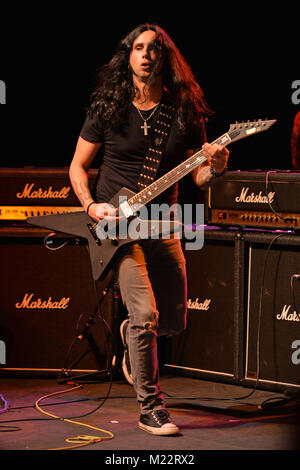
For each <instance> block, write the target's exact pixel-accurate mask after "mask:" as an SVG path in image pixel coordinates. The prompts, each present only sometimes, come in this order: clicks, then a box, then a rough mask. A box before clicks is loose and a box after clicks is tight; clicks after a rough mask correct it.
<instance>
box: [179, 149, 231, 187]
mask: <svg viewBox="0 0 300 470" xmlns="http://www.w3.org/2000/svg"><path fill="white" fill-rule="evenodd" d="M202 149H203V150H204V151H205V156H206V157H207V160H206V162H205V163H203V164H201V165H199V166H197V168H195V169H194V170H193V173H192V176H193V181H194V183H195V184H196V186H198V187H200V188H201V189H207V187H208V186H209V185H210V184H211V183H212V181H213V180H214V179H215V178H214V177H213V175H212V173H211V170H210V169H211V167H212V168H213V169H214V170H215V171H216V172H217V173H221V172H222V171H223V170H224V169H225V168H226V166H227V161H228V157H229V152H228V150H227V149H226V147H222V146H221V145H218V144H208V143H206V144H204V145H203V147H202ZM193 153H195V151H194V150H188V152H187V156H188V157H189V156H191V155H193Z"/></svg>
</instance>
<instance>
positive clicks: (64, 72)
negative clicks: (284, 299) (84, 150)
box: [0, 2, 300, 170]
mask: <svg viewBox="0 0 300 470" xmlns="http://www.w3.org/2000/svg"><path fill="white" fill-rule="evenodd" d="M227 3H228V2H227ZM66 6H67V7H66ZM296 8H297V7H295V6H291V7H289V6H286V7H283V6H282V5H280V4H277V3H276V4H274V3H270V4H266V2H264V9H263V8H262V6H261V5H259V4H256V3H245V2H244V3H241V2H240V3H232V2H231V3H230V5H227V4H226V5H225V6H224V5H223V4H219V3H215V2H211V4H210V5H209V4H204V3H198V2H195V3H191V2H186V4H184V3H179V2H177V3H176V2H175V3H173V2H165V3H163V2H160V3H157V4H156V3H153V2H151V3H147V4H146V3H145V2H143V3H139V4H133V3H128V2H126V3H123V4H121V3H116V4H114V3H110V5H109V6H107V5H106V6H105V5H103V4H101V3H99V2H98V3H89V2H85V3H84V4H83V3H76V2H74V3H63V4H62V5H59V4H58V3H55V2H54V3H43V5H42V6H35V7H30V6H28V5H24V6H22V7H20V6H17V4H16V5H14V6H11V7H10V10H9V11H6V10H5V7H3V17H2V19H1V23H2V29H1V69H0V79H1V80H4V81H5V83H6V91H7V104H6V105H3V106H0V125H1V140H0V142H1V143H0V155H1V160H0V161H1V163H0V166H1V167H24V166H38V167H63V166H68V165H69V164H70V161H71V159H72V156H73V152H74V149H75V145H76V140H77V138H78V134H79V131H80V129H81V126H82V123H83V120H84V112H85V111H84V110H85V106H86V105H87V103H88V95H89V92H90V91H91V89H92V87H93V83H94V78H95V74H96V70H97V67H98V66H100V65H101V64H102V63H105V62H107V61H108V60H109V59H110V58H111V56H112V54H113V53H114V50H115V48H116V46H117V44H118V42H119V40H120V39H121V38H123V37H124V36H125V35H126V34H127V32H129V31H130V30H131V29H133V28H134V27H135V26H137V25H138V24H140V23H144V22H146V21H149V22H157V23H158V24H159V25H160V26H162V27H163V28H164V29H165V30H166V31H167V32H168V33H169V35H170V36H171V38H172V39H173V40H174V42H175V43H176V45H177V47H178V48H179V50H180V51H181V52H182V54H183V55H184V56H185V57H186V59H187V60H188V62H189V64H190V65H191V67H192V69H193V71H194V73H195V75H196V78H197V79H198V82H199V84H200V85H201V87H202V88H203V90H204V93H205V96H206V100H207V102H208V104H209V105H210V107H211V108H212V109H213V110H214V112H215V114H214V117H213V118H212V119H211V120H210V122H209V123H208V125H207V133H208V138H209V140H214V139H215V138H217V137H218V136H219V135H221V134H223V133H224V132H226V131H227V130H228V128H229V124H230V123H232V122H235V121H242V120H245V121H246V120H248V119H250V120H253V119H259V118H262V119H265V118H268V119H278V122H277V123H276V124H275V126H273V127H272V129H270V130H269V131H268V132H265V133H262V134H260V135H257V136H253V137H251V138H249V139H246V140H243V141H240V142H237V143H235V144H233V145H232V146H231V147H230V148H229V150H230V151H231V158H230V165H229V169H241V170H246V169H257V168H260V169H270V168H280V169H290V168H291V158H290V134H291V129H292V122H293V118H294V116H295V114H296V112H297V110H299V105H295V104H293V103H292V93H293V91H294V90H292V83H293V82H294V81H295V80H297V79H300V73H299V58H298V56H299V47H298V44H299V37H298V38H297V29H296V28H297V18H299V13H298V11H297V10H296Z"/></svg>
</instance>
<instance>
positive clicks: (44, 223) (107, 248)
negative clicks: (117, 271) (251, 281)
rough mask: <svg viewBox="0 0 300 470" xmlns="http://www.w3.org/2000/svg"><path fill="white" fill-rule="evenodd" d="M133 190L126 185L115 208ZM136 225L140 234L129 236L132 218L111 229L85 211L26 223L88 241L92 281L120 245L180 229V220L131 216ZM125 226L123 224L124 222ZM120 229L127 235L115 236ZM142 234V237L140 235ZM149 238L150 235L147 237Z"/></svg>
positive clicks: (111, 261)
mask: <svg viewBox="0 0 300 470" xmlns="http://www.w3.org/2000/svg"><path fill="white" fill-rule="evenodd" d="M134 194H135V193H133V192H132V191H130V190H129V189H127V188H122V189H121V190H120V191H119V192H118V193H117V194H116V195H115V196H114V197H113V198H112V200H111V201H110V204H112V205H113V206H114V207H118V203H119V201H120V199H121V200H124V199H127V198H130V197H132V196H133V195H134ZM134 221H135V226H137V227H139V229H140V230H139V232H140V233H141V237H140V238H137V236H136V233H135V236H134V237H131V236H130V230H127V229H128V227H129V225H130V223H131V222H132V219H124V221H123V222H121V223H120V226H119V229H118V230H116V227H113V228H114V230H113V232H112V231H110V230H108V231H106V230H105V228H106V227H107V225H106V223H104V224H103V223H102V222H99V223H98V224H97V223H96V222H95V221H94V220H93V219H91V217H89V216H88V215H87V214H86V213H85V212H84V211H79V212H70V213H65V214H54V215H41V216H35V217H29V218H28V219H27V220H26V222H28V223H29V224H31V225H34V226H36V227H41V228H46V229H48V230H54V231H57V232H61V233H66V234H68V235H74V236H76V237H80V238H84V239H86V240H87V242H88V248H89V254H90V260H91V267H92V274H93V278H94V279H95V280H103V279H104V278H105V277H106V275H107V273H108V271H109V270H110V269H111V267H112V265H113V264H114V262H115V260H116V257H117V255H118V254H119V250H120V248H122V247H123V246H124V245H128V244H131V243H137V242H139V241H140V240H141V239H143V238H147V237H149V235H151V236H152V237H156V238H158V237H159V236H162V235H165V234H166V233H170V232H175V231H179V230H181V228H182V224H181V223H180V222H176V221H171V222H170V223H168V224H166V223H164V222H163V221H148V220H141V219H139V218H138V217H134ZM123 224H125V225H126V227H124V225H123ZM119 231H121V232H122V234H125V233H126V234H127V236H126V238H124V237H122V236H121V237H120V236H118V233H116V232H119ZM143 234H144V235H145V236H144V237H143V236H142V235H143ZM149 238H150V237H149Z"/></svg>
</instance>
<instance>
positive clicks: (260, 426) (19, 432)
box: [0, 376, 300, 463]
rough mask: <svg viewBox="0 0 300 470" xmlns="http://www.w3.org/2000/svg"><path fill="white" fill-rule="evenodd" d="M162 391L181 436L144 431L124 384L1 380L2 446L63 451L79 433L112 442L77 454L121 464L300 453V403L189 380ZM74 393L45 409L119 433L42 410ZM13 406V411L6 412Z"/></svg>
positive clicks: (174, 381)
mask: <svg viewBox="0 0 300 470" xmlns="http://www.w3.org/2000/svg"><path fill="white" fill-rule="evenodd" d="M161 386H162V390H163V391H164V392H165V393H166V394H167V399H166V402H167V407H168V409H169V412H170V414H171V416H172V419H173V421H174V422H175V423H176V424H177V425H178V426H179V427H180V429H181V433H180V435H178V436H167V437H162V436H153V435H150V434H148V433H145V432H144V431H142V430H140V429H139V428H138V426H137V422H138V416H139V411H138V405H137V402H136V398H135V393H134V390H133V388H132V387H131V386H130V385H129V384H127V382H126V381H124V380H122V379H120V380H116V379H114V380H113V381H112V383H111V388H110V382H109V381H98V382H97V383H85V384H82V388H81V389H74V390H73V385H67V384H63V385H62V384H58V382H57V379H56V378H33V377H26V378H25V377H1V378H0V393H1V394H2V398H1V400H0V404H1V408H2V413H1V414H0V431H1V432H0V449H1V450H7V451H15V450H19V451H37V450H48V449H59V450H61V449H66V448H69V447H72V446H74V445H75V444H74V443H67V442H66V441H65V440H66V439H67V438H73V437H76V436H79V435H92V436H103V437H110V439H103V440H102V441H101V442H97V443H92V444H89V445H87V446H84V447H75V449H77V450H101V451H105V452H104V453H103V455H104V456H105V458H113V459H115V458H116V456H122V455H123V454H122V452H121V451H132V453H133V451H141V450H143V451H146V452H147V451H149V452H150V453H152V454H153V451H155V452H159V451H168V452H170V451H176V452H177V454H183V453H184V454H186V453H188V454H190V455H192V454H193V452H196V454H198V452H199V451H217V450H218V451H245V450H251V451H253V450H259V451H262V450H265V451H273V450H284V451H295V450H299V449H300V442H299V438H300V436H299V434H298V431H299V399H298V400H297V399H292V400H290V401H288V402H286V403H282V402H281V401H280V400H281V399H282V398H284V395H283V394H281V393H274V392H269V391H264V390H256V391H255V392H254V393H253V394H252V395H251V396H250V397H248V398H243V397H245V396H246V395H248V394H249V393H250V392H251V388H245V387H240V386H236V385H232V384H224V383H219V382H210V381H207V380H199V379H195V378H190V377H182V376H163V377H161ZM69 389H71V391H70V392H68V393H64V394H59V395H54V396H52V397H49V398H47V399H43V400H41V401H40V402H39V406H40V407H41V408H42V409H43V410H44V411H46V412H47V413H50V414H54V415H55V416H59V417H64V418H69V419H71V420H72V419H73V420H74V421H76V422H77V423H78V422H80V423H85V424H88V425H91V426H94V427H96V428H99V429H102V430H104V431H105V432H107V431H108V432H110V433H112V435H109V434H106V433H105V432H101V431H97V430H95V429H91V428H86V427H82V426H80V425H78V424H76V423H74V422H72V423H71V422H67V421H62V420H58V419H52V418H51V417H50V416H48V415H45V414H43V413H42V412H41V411H39V410H38V409H36V408H35V403H36V402H37V400H39V399H40V398H41V397H44V396H47V395H49V394H52V393H56V392H61V391H64V390H69ZM107 395H108V396H107ZM106 396H107V398H106V399H105V397H106ZM276 397H278V400H279V401H277V398H276ZM270 398H272V399H274V401H272V403H273V406H271V407H269V408H262V409H261V408H260V405H261V404H263V403H264V402H265V400H268V399H270ZM3 399H4V400H3ZM275 399H276V401H275ZM5 401H6V402H8V403H7V404H8V405H9V409H8V411H4V412H3V408H4V405H5ZM269 403H270V401H269ZM47 404H50V405H47ZM46 405H47V406H46ZM1 408H0V409H1ZM83 415H85V416H83ZM14 427H15V428H14ZM112 436H113V437H112ZM118 451H120V452H118ZM184 451H186V452H184ZM22 454H23V455H24V453H22ZM101 455H102V454H101ZM126 455H129V456H130V452H129V453H128V452H127V453H126ZM153 455H154V454H153ZM105 463H109V462H108V461H107V462H105ZM111 463H119V462H116V461H115V462H111ZM152 463H155V462H153V461H152ZM156 463H158V462H156ZM184 463H187V462H184ZM194 463H195V462H194Z"/></svg>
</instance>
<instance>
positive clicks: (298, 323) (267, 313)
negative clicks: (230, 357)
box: [244, 232, 300, 391]
mask: <svg viewBox="0 0 300 470" xmlns="http://www.w3.org/2000/svg"><path fill="white" fill-rule="evenodd" d="M244 243H245V254H246V258H247V261H246V263H245V265H246V267H247V266H248V268H247V269H248V276H247V277H248V289H247V291H248V293H247V321H246V341H245V346H246V361H245V383H246V384H252V385H253V384H254V383H255V382H257V385H258V387H261V388H265V389H269V390H271V391H272V390H274V391H276V390H279V389H287V388H291V387H300V237H299V236H297V235H289V234H285V233H283V232H280V233H276V232H274V233H268V234H267V233H258V232H256V233H247V234H245V235H244Z"/></svg>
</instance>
